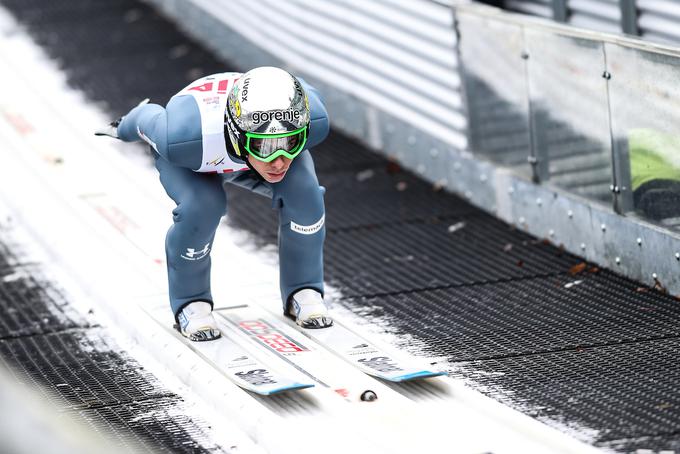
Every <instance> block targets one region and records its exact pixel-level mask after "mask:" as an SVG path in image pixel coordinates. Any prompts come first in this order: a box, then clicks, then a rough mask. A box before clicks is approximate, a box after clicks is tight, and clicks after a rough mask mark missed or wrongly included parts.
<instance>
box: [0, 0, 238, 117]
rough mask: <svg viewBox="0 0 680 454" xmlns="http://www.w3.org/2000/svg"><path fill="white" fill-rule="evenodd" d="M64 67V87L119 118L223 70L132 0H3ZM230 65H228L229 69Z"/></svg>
mask: <svg viewBox="0 0 680 454" xmlns="http://www.w3.org/2000/svg"><path fill="white" fill-rule="evenodd" d="M0 4H3V5H4V6H6V7H7V8H9V9H10V10H11V12H12V13H13V14H15V15H16V17H17V18H18V19H19V20H21V21H22V23H24V24H25V25H26V26H27V27H28V29H29V31H30V32H31V35H32V36H33V38H34V39H35V40H36V41H37V42H38V43H40V44H41V45H43V46H44V47H45V48H46V49H47V51H48V52H49V54H50V56H51V57H52V58H54V59H55V60H56V61H57V62H59V64H60V66H61V67H62V68H63V69H64V71H65V73H66V76H67V79H68V82H69V83H70V84H71V85H72V86H73V87H74V88H78V89H80V90H83V91H84V92H85V94H86V95H87V96H88V97H89V98H90V99H91V100H93V101H97V102H102V103H104V104H105V105H106V106H108V108H109V109H110V110H111V111H112V112H113V114H112V115H122V114H124V113H125V112H127V111H128V110H129V109H130V108H131V107H133V106H135V105H136V104H137V103H139V101H141V100H142V99H144V98H147V97H148V98H151V99H152V101H153V102H156V103H161V104H165V103H166V102H167V100H168V99H169V98H170V96H172V95H173V94H175V93H176V92H177V91H179V90H180V89H181V88H183V87H184V86H185V85H186V84H188V83H189V82H191V81H193V80H195V79H197V78H198V77H200V76H203V75H206V74H210V73H216V72H222V71H225V66H224V65H223V64H222V63H219V62H218V61H217V59H215V58H214V57H213V56H212V55H211V54H210V53H208V52H207V51H206V50H205V49H203V48H202V47H200V46H198V45H196V44H195V43H194V42H193V41H192V40H191V39H189V38H187V37H186V36H185V35H183V34H181V33H179V32H178V31H177V28H176V27H175V26H174V25H173V24H171V23H170V22H168V21H167V20H165V19H164V18H163V17H162V16H161V15H160V14H158V13H156V12H155V11H154V10H153V9H152V8H151V7H149V6H148V5H146V4H144V3H142V2H137V1H135V0H113V1H109V0H69V1H57V2H53V1H48V0H29V1H23V0H2V1H0ZM234 69H235V68H229V70H234Z"/></svg>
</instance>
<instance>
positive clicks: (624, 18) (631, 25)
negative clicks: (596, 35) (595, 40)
mask: <svg viewBox="0 0 680 454" xmlns="http://www.w3.org/2000/svg"><path fill="white" fill-rule="evenodd" d="M635 2H636V0H619V7H620V8H621V31H623V33H627V34H629V35H637V36H639V35H640V29H639V28H638V24H637V16H638V11H637V6H636V5H635Z"/></svg>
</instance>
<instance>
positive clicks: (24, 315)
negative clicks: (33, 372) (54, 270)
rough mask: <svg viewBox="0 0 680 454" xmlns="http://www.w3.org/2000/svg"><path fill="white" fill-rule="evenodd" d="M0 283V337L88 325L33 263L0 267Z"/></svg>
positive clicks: (56, 330)
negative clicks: (31, 264)
mask: <svg viewBox="0 0 680 454" xmlns="http://www.w3.org/2000/svg"><path fill="white" fill-rule="evenodd" d="M3 239H4V238H3ZM0 282H1V283H2V284H1V285H0V314H1V315H0V339H7V338H12V337H21V336H27V335H33V334H41V333H49V332H58V331H63V330H66V329H69V328H76V327H84V326H87V325H88V323H87V322H86V321H85V319H84V318H83V317H82V316H80V315H78V314H77V313H76V312H75V311H74V310H73V309H72V308H71V307H70V306H69V304H68V301H67V300H66V298H65V297H64V296H63V295H62V293H61V292H60V291H59V290H58V289H57V288H55V287H54V286H52V285H49V283H48V282H47V280H46V278H45V277H43V276H41V274H40V270H39V268H38V267H37V266H35V265H34V266H23V267H14V268H11V267H5V268H3V269H0Z"/></svg>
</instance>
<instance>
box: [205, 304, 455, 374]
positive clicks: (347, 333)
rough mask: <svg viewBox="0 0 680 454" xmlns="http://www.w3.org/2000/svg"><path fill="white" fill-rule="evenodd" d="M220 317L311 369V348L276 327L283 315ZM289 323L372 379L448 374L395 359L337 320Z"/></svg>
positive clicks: (245, 310) (244, 309) (236, 311)
mask: <svg viewBox="0 0 680 454" xmlns="http://www.w3.org/2000/svg"><path fill="white" fill-rule="evenodd" d="M219 314H220V315H221V316H222V317H224V319H225V320H226V321H227V322H229V323H231V324H232V325H233V326H234V327H236V328H237V329H239V330H241V331H242V332H243V333H245V334H246V335H248V336H250V337H251V339H252V340H254V341H255V342H258V343H260V344H262V345H263V346H265V347H267V348H269V349H270V350H271V351H273V352H274V353H277V354H278V355H279V356H281V357H283V358H284V359H285V360H287V361H288V362H292V363H295V364H296V365H297V366H299V367H298V368H299V369H305V370H307V369H308V367H307V366H306V364H305V359H304V357H305V356H309V355H306V354H305V352H306V351H308V348H307V347H306V346H305V345H304V344H303V343H301V342H300V341H299V340H296V339H293V338H292V337H291V336H289V335H287V334H286V333H285V332H283V331H282V330H281V329H280V328H279V327H278V326H277V325H278V324H279V323H282V322H283V321H282V320H281V321H280V316H274V315H272V314H270V313H269V312H267V311H265V310H262V309H256V308H253V307H249V306H240V307H235V308H227V309H225V310H220V311H219ZM287 322H288V324H289V325H290V326H291V327H293V328H295V330H297V331H298V332H299V333H301V334H303V335H304V336H306V337H307V338H309V339H311V340H312V341H314V342H315V343H317V344H319V345H321V346H322V347H324V348H325V349H326V350H329V351H330V352H331V353H333V354H335V355H336V356H338V357H340V358H341V359H343V360H345V361H346V362H349V363H350V364H352V365H354V366H356V367H357V368H358V369H359V370H360V371H361V372H364V373H366V374H368V375H370V376H372V377H376V378H380V379H382V380H386V381H390V382H405V381H411V380H418V379H423V378H430V377H437V376H440V375H445V374H446V372H439V371H433V370H429V369H428V368H424V367H421V366H420V365H418V364H417V363H416V362H415V361H408V360H404V359H400V358H395V357H394V355H392V354H390V353H388V352H386V351H385V350H384V349H382V348H379V347H377V346H376V345H374V344H373V343H371V342H370V341H368V340H367V339H366V338H364V337H363V336H361V335H359V334H357V333H355V332H354V331H352V330H350V329H349V328H347V327H345V326H344V325H342V324H341V323H339V322H337V321H334V324H333V326H331V327H328V328H323V329H304V328H301V327H300V326H298V325H297V324H295V323H294V322H293V321H292V320H287ZM312 378H314V377H312ZM317 381H318V380H317Z"/></svg>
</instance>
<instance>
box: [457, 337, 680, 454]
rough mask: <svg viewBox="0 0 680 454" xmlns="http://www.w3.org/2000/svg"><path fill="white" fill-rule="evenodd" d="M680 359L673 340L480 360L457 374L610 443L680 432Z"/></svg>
mask: <svg viewBox="0 0 680 454" xmlns="http://www.w3.org/2000/svg"><path fill="white" fill-rule="evenodd" d="M679 360H680V340H678V339H666V340H663V341H648V342H635V343H632V344H622V345H609V346H603V347H594V348H582V349H574V350H570V351H564V352H555V353H546V354H542V355H532V356H519V357H512V358H503V359H495V360H487V361H473V362H469V363H465V364H461V365H458V366H454V367H453V371H452V374H453V376H455V377H460V378H463V377H464V378H465V379H467V380H468V381H469V382H471V383H472V386H473V387H476V388H478V389H480V390H482V391H483V392H485V393H487V394H489V395H491V396H493V397H495V398H497V399H500V400H501V401H505V402H507V403H509V404H510V405H511V406H514V407H516V408H519V409H521V410H522V411H524V412H525V413H528V414H530V415H532V416H534V417H538V418H539V419H542V420H544V421H547V422H548V423H554V422H555V421H560V420H561V421H564V420H567V421H570V423H571V426H572V427H579V426H580V427H581V428H590V429H596V430H597V433H596V435H595V436H594V438H595V441H597V442H600V443H604V442H607V441H609V440H619V439H624V438H635V437H643V436H645V435H649V434H669V435H670V434H677V433H678V432H680V393H679V391H680V369H678V367H677V364H678V361H679ZM638 445H639V446H640V447H642V446H644V447H645V448H648V445H647V442H640V443H638ZM627 446H629V444H627V443H619V446H618V447H619V448H623V449H624V450H627V449H628V448H627Z"/></svg>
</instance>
